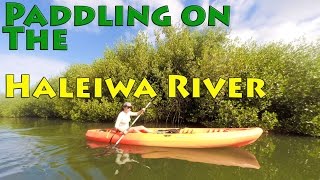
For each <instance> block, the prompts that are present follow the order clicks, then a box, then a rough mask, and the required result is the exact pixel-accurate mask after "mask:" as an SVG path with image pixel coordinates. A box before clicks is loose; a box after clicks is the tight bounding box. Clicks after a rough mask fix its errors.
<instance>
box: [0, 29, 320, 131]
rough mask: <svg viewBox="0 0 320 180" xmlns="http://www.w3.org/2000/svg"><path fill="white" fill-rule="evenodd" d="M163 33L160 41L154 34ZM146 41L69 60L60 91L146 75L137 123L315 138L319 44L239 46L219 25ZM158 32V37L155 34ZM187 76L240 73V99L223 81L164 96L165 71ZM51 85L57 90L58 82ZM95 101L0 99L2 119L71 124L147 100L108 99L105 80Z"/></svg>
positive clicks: (108, 117) (319, 125) (319, 123)
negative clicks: (149, 90) (256, 93)
mask: <svg viewBox="0 0 320 180" xmlns="http://www.w3.org/2000/svg"><path fill="white" fill-rule="evenodd" d="M162 36H164V38H163V37H162ZM156 37H157V38H156V41H155V43H154V44H151V43H150V42H148V37H147V36H146V35H144V34H139V35H138V36H137V37H136V38H135V40H134V41H133V42H130V43H125V42H121V43H118V44H117V45H116V47H114V48H113V49H107V50H106V51H105V53H104V57H103V58H101V59H98V60H96V61H94V62H93V63H92V64H90V65H87V64H76V65H72V66H71V67H69V69H68V70H67V71H66V72H65V73H64V74H62V75H61V76H63V77H67V78H68V89H69V90H70V91H74V92H76V78H77V77H90V79H91V80H92V82H91V83H90V85H91V86H90V90H89V92H90V93H91V94H94V82H93V80H94V78H95V77H101V78H103V79H108V78H112V80H113V82H114V83H118V82H119V81H122V82H123V83H124V84H125V85H126V83H127V82H128V80H129V78H132V79H135V80H136V83H135V85H134V88H133V90H136V88H137V86H138V85H139V82H140V81H141V80H142V79H143V78H146V79H147V80H148V82H149V83H150V84H151V86H152V87H153V89H154V90H155V91H156V92H157V96H156V99H155V100H154V101H153V106H152V107H150V108H149V110H148V113H146V115H145V116H144V118H143V119H144V121H167V122H173V123H185V122H195V123H201V124H203V125H206V126H209V127H251V126H259V127H262V128H263V129H265V130H272V129H275V130H278V131H281V132H290V133H298V134H308V135H314V136H320V70H319V67H320V48H319V44H307V43H303V42H300V43H298V44H294V45H292V44H291V45H290V44H283V43H269V44H257V43H256V42H253V41H250V42H246V43H239V42H237V41H234V40H231V39H229V38H228V35H227V33H226V32H224V31H222V30H203V31H190V30H188V29H185V28H165V29H163V30H162V32H161V33H157V35H156ZM160 37H161V38H160ZM171 74H177V75H183V76H185V77H187V78H188V87H187V89H188V90H189V92H191V90H192V78H195V77H199V78H200V79H201V80H204V79H206V78H210V79H211V81H212V82H214V83H216V82H217V81H218V79H219V78H224V79H228V78H231V77H241V78H243V82H242V85H243V87H242V92H243V94H244V97H243V98H242V99H234V98H229V97H228V96H227V94H228V88H227V84H226V85H225V87H224V88H223V89H222V92H220V94H219V95H218V96H217V97H216V98H212V96H211V95H210V93H209V92H208V91H207V90H206V87H205V86H204V85H203V84H201V89H202V90H201V98H192V97H190V96H189V97H186V98H183V97H181V96H179V97H176V98H168V76H169V75H171ZM251 77H253V78H260V79H263V80H264V81H265V86H264V88H263V90H264V92H265V93H266V96H264V97H263V98H258V97H256V98H246V96H245V95H246V86H245V80H246V78H251ZM50 82H51V84H52V85H53V86H54V88H55V89H56V90H58V84H59V79H58V78H53V79H51V80H50ZM102 90H103V92H102V94H103V97H102V98H89V99H81V98H74V99H61V98H54V99H50V98H48V97H45V96H42V97H40V98H39V99H35V98H28V99H17V98H15V99H4V100H2V102H1V104H0V108H1V113H0V115H2V116H10V117H22V116H23V117H24V116H28V117H59V118H64V119H72V120H75V121H114V119H115V117H116V115H117V113H118V112H119V110H120V107H121V104H122V103H123V102H124V101H131V102H133V103H134V105H135V109H134V110H138V108H142V107H143V106H145V105H146V104H147V102H148V101H150V97H149V96H141V98H135V97H133V93H134V91H131V93H130V95H129V97H128V98H125V97H124V96H123V95H121V94H118V96H116V97H115V98H114V99H113V98H112V97H111V95H110V93H109V91H108V89H107V87H106V85H104V86H103V89H102Z"/></svg>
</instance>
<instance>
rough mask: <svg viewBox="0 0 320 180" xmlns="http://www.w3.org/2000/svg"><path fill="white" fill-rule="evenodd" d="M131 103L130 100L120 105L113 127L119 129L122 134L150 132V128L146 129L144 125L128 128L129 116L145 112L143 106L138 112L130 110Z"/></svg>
mask: <svg viewBox="0 0 320 180" xmlns="http://www.w3.org/2000/svg"><path fill="white" fill-rule="evenodd" d="M131 110H132V105H131V103H130V102H125V103H124V104H123V106H122V111H121V112H120V113H119V115H118V118H117V120H116V124H115V128H116V129H117V130H119V131H121V132H122V133H124V134H127V133H140V132H145V133H152V131H151V130H149V129H147V128H146V127H144V126H135V127H131V128H129V122H130V120H131V118H130V116H139V115H140V114H143V113H144V112H145V110H146V109H145V108H142V109H141V110H140V111H138V112H132V111H131Z"/></svg>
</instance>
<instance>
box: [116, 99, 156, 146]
mask: <svg viewBox="0 0 320 180" xmlns="http://www.w3.org/2000/svg"><path fill="white" fill-rule="evenodd" d="M151 102H152V100H151V101H150V102H149V103H148V104H147V106H146V107H145V109H147V108H148V107H149V106H150V104H151ZM141 114H142V113H141ZM141 114H139V115H138V116H137V117H136V119H135V120H134V121H133V122H132V124H131V125H130V127H129V128H128V129H127V131H128V130H129V129H130V128H131V127H132V126H133V125H134V123H136V121H137V120H138V119H139V117H140V116H141ZM124 136H125V134H122V136H121V137H120V138H119V140H118V141H117V142H116V144H115V145H114V146H113V147H112V148H114V147H116V146H117V145H118V144H119V143H120V141H121V140H122V138H123V137H124Z"/></svg>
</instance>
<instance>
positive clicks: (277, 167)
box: [0, 119, 320, 180]
mask: <svg viewBox="0 0 320 180" xmlns="http://www.w3.org/2000/svg"><path fill="white" fill-rule="evenodd" d="M110 126H112V124H88V123H86V124H82V123H74V122H68V121H59V120H42V119H0V137H1V138H0V179H32V180H36V179H150V180H153V179H258V178H259V179H303V180H307V179H315V180H319V179H320V139H319V138H311V137H298V136H283V135H271V134H269V135H265V134H264V135H263V136H262V137H261V138H260V139H259V140H258V141H256V142H255V143H254V144H252V145H249V146H247V147H244V148H227V149H197V150H193V149H175V148H153V147H134V146H119V149H116V151H114V152H111V153H104V152H105V144H98V143H95V142H87V141H86V139H85V133H86V131H87V130H88V129H91V128H106V127H110ZM108 152H109V151H108Z"/></svg>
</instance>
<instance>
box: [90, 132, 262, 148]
mask: <svg viewBox="0 0 320 180" xmlns="http://www.w3.org/2000/svg"><path fill="white" fill-rule="evenodd" d="M148 129H150V130H153V132H154V133H128V134H126V135H125V136H124V138H123V139H122V140H121V141H120V144H127V145H139V146H157V147H175V148H215V147H242V146H246V145H248V144H251V143H253V142H255V141H256V140H257V139H258V138H259V137H260V136H261V134H262V132H263V130H262V129H261V128H183V129H169V130H168V128H148ZM172 130H174V131H172ZM121 136H122V134H121V133H119V132H116V131H115V130H114V129H92V130H88V131H87V133H86V138H87V140H91V141H98V142H107V143H116V142H117V141H118V139H119V138H120V137H121Z"/></svg>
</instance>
